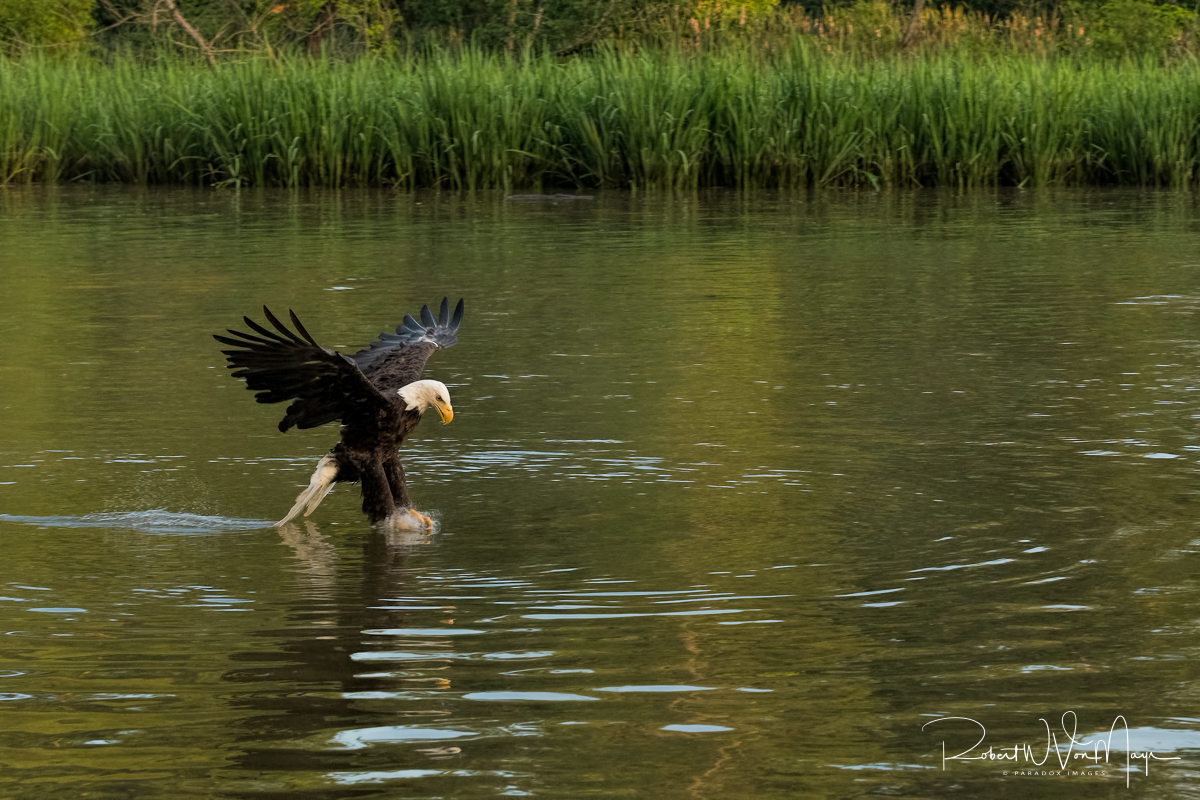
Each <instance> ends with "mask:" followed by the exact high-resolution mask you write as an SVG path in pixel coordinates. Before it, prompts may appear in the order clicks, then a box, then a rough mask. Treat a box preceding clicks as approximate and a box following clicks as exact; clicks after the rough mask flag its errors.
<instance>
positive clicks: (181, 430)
mask: <svg viewBox="0 0 1200 800" xmlns="http://www.w3.org/2000/svg"><path fill="white" fill-rule="evenodd" d="M1197 203H1198V201H1197V198H1196V196H1194V195H1188V194H1168V193H1149V192H1147V193H1139V192H1088V193H1061V194H1056V193H1049V194H1038V193H985V194H970V195H966V196H962V195H954V194H939V193H933V192H929V193H911V194H882V195H876V194H845V195H837V194H830V195H808V194H797V195H785V194H755V195H734V194H703V195H700V196H698V197H688V198H677V199H671V198H663V197H659V198H646V197H641V196H630V195H626V194H617V195H611V196H609V195H599V196H597V197H595V198H594V199H591V200H571V201H565V200H564V201H558V202H553V201H538V200H512V199H506V198H504V197H503V196H502V195H485V196H479V197H473V198H466V197H461V196H445V195H437V194H428V195H417V196H412V195H403V194H400V195H397V194H390V193H386V192H364V193H352V192H342V193H313V194H286V193H280V194H247V193H242V194H238V193H233V192H224V193H223V192H213V191H187V190H163V191H142V190H129V189H119V188H86V187H83V188H63V189H29V190H26V189H7V190H0V297H2V298H3V310H2V311H0V346H2V348H3V353H4V357H3V359H2V360H0V386H2V389H3V391H2V394H0V541H2V543H3V560H2V562H0V564H2V566H0V633H3V634H4V635H3V636H0V795H2V796H5V797H20V798H61V797H77V796H84V795H85V794H86V796H88V797H90V798H110V797H111V798H127V797H138V798H158V797H162V798H168V797H185V796H186V797H255V798H273V797H277V798H285V797H286V798H292V797H311V798H340V797H404V798H410V797H412V798H424V797H430V798H432V797H454V798H475V797H493V796H497V795H512V796H527V795H532V796H540V797H545V798H569V797H583V796H589V797H618V796H619V797H634V798H642V797H648V798H785V797H799V796H822V795H823V796H830V797H855V796H868V795H887V796H892V795H899V796H914V797H934V796H942V795H947V794H954V793H959V794H961V795H963V796H1010V795H1011V796H1017V795H1020V796H1029V797H1039V796H1042V797H1058V796H1062V797H1074V796H1080V797H1081V796H1085V795H1086V796H1089V797H1096V796H1113V797H1136V796H1153V797H1197V796H1200V683H1198V682H1197V678H1200V675H1198V672H1200V668H1198V667H1197V663H1198V658H1200V594H1198V593H1197V590H1198V588H1200V578H1198V575H1197V566H1198V564H1200V561H1198V554H1200V527H1198V524H1197V523H1198V521H1200V470H1198V462H1200V437H1198V435H1197V434H1198V432H1200V208H1198V205H1197ZM443 295H449V296H450V297H451V299H452V300H454V299H456V298H458V297H460V296H461V297H465V298H466V319H465V322H464V323H463V326H462V330H461V331H460V334H459V344H458V346H457V347H455V348H453V349H451V350H446V351H442V352H439V353H437V354H435V356H434V357H433V359H431V361H430V365H429V366H430V369H429V371H428V372H427V375H428V376H430V377H435V378H438V379H440V380H442V381H444V382H445V383H446V384H447V385H448V386H449V387H450V390H451V393H452V395H453V401H454V406H455V410H456V416H455V419H454V422H453V423H452V424H451V425H449V426H445V427H443V426H441V425H439V424H437V420H436V419H429V420H426V421H425V422H423V423H422V425H421V426H420V427H419V428H418V430H417V434H416V437H415V439H414V441H413V442H412V443H411V447H410V448H409V449H407V450H406V455H405V457H404V458H405V464H406V466H407V467H408V470H409V481H410V488H411V492H412V494H413V497H414V499H415V501H416V503H417V506H418V507H419V508H421V509H422V510H424V511H426V512H428V513H430V514H432V515H434V516H435V517H436V518H437V519H438V520H439V527H438V530H437V532H436V533H435V534H433V535H431V536H423V535H417V534H408V535H400V534H391V535H387V534H384V533H380V532H374V531H372V530H371V528H370V527H369V526H368V525H367V524H366V522H365V519H364V518H363V516H362V515H361V513H360V512H359V509H358V498H357V489H356V488H355V487H347V486H341V487H339V488H338V489H337V490H336V491H335V492H334V493H333V494H332V495H331V496H330V497H329V498H328V499H327V500H326V501H325V503H324V504H323V505H322V506H321V507H320V508H319V509H318V511H317V512H316V513H315V514H314V515H313V516H312V517H311V518H310V521H309V522H307V523H305V524H302V525H300V526H296V527H291V528H288V529H284V530H282V531H280V530H276V529H274V528H272V527H270V525H269V522H270V521H271V520H273V519H278V518H279V517H281V516H282V515H283V513H284V512H285V511H286V510H287V509H288V508H289V507H290V505H291V503H292V500H293V498H294V496H295V494H296V492H297V491H298V487H299V486H300V485H302V484H304V483H306V482H307V477H308V475H309V473H310V472H311V471H312V469H313V466H314V464H315V461H316V459H317V458H318V457H319V456H320V455H321V454H323V453H324V452H325V451H326V450H327V449H328V447H329V446H330V445H331V444H332V443H333V442H334V441H335V440H336V436H337V431H336V428H335V427H334V426H327V427H325V428H320V429H316V430H309V431H291V432H289V433H288V434H286V435H284V434H280V433H278V432H277V431H276V429H275V424H276V422H277V421H278V419H279V418H280V417H281V415H282V412H283V408H282V407H281V406H261V405H256V404H255V403H254V402H253V397H252V396H251V395H250V393H248V392H246V391H245V389H244V388H243V387H242V385H241V384H240V383H238V382H237V381H234V380H232V379H231V378H230V377H229V375H228V372H227V370H226V369H225V368H224V366H223V359H222V356H221V354H220V353H219V346H218V345H217V344H216V343H215V342H214V341H213V340H212V338H211V334H212V333H215V332H218V331H220V330H222V329H223V328H226V327H231V326H237V325H239V324H240V319H241V315H243V314H251V315H255V316H258V317H261V312H260V309H261V306H262V304H263V303H267V304H269V305H270V306H272V308H274V309H276V310H278V311H280V312H283V311H285V310H286V309H288V308H292V309H295V310H296V312H297V313H298V314H299V315H300V317H301V319H303V320H304V321H305V323H306V325H307V327H308V329H309V330H310V331H311V332H312V333H313V335H314V336H315V337H317V339H318V341H320V342H322V343H323V344H325V345H327V346H333V347H338V348H342V349H344V350H347V351H353V350H355V349H357V348H359V347H361V346H363V345H365V344H366V343H367V342H368V341H370V340H371V339H372V338H374V337H375V336H376V335H377V334H378V333H379V332H381V331H383V330H385V329H388V328H390V327H393V326H395V325H396V324H397V323H399V321H400V318H401V317H402V316H403V315H404V314H405V313H415V312H416V311H417V310H418V309H419V308H420V305H421V304H422V303H431V304H432V303H435V302H437V301H440V299H441V298H442V296H443ZM1064 715H1065V716H1064ZM947 717H956V718H959V719H952V720H947V719H944V718H947ZM939 720H940V721H939ZM1043 720H1044V722H1043ZM1064 724H1065V725H1066V728H1067V733H1066V734H1065V733H1064V731H1063V726H1064ZM1114 725H1115V726H1116V731H1117V732H1116V734H1115V735H1114V736H1113V737H1112V741H1111V748H1112V749H1111V751H1110V752H1109V753H1108V758H1107V760H1106V759H1105V751H1104V749H1103V747H1101V749H1100V750H1099V751H1097V750H1096V745H1095V743H1096V742H1097V741H1102V742H1104V743H1105V744H1108V743H1109V731H1110V729H1112V728H1113V726H1114ZM923 726H924V727H923ZM1126 730H1128V739H1127V738H1126ZM1072 731H1074V737H1075V744H1073V745H1072V743H1071V740H1070V736H1069V734H1070V733H1071V732H1072ZM1098 734H1103V735H1102V736H1099V735H1098ZM981 738H982V739H983V741H982V742H981V743H979V744H976V741H977V740H979V739H981ZM1048 740H1049V741H1050V742H1051V747H1052V746H1053V743H1054V742H1057V744H1058V746H1059V752H1058V753H1055V752H1054V751H1053V750H1051V752H1049V753H1047V746H1048V745H1047V741H1048ZM943 743H944V749H943ZM1026 746H1027V747H1026ZM1069 748H1071V749H1069ZM1147 751H1153V753H1154V756H1153V758H1147V757H1146V752H1147ZM1097 752H1098V754H1097ZM1081 753H1082V754H1083V755H1085V756H1086V757H1080V754H1081ZM959 754H962V755H963V756H964V757H963V758H960V759H953V758H946V759H943V756H944V755H945V756H947V757H950V756H955V755H959ZM989 754H990V756H991V757H990V758H989V757H988V756H989ZM1139 754H1140V755H1139ZM968 756H969V757H971V758H973V759H974V760H968V758H967V757H968ZM1000 756H1005V757H1006V758H1005V759H1004V760H1001V759H1000V758H999V757H1000ZM1060 759H1061V761H1060ZM1063 762H1065V763H1066V768H1065V769H1064V768H1063V767H1062V766H1060V764H1061V763H1063ZM1034 772H1036V773H1037V774H1030V773H1034ZM1051 773H1061V774H1051Z"/></svg>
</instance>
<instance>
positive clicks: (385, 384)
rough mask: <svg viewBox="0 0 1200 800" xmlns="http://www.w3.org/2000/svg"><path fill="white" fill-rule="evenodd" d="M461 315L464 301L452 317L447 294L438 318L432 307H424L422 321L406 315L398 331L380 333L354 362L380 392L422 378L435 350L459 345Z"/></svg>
mask: <svg viewBox="0 0 1200 800" xmlns="http://www.w3.org/2000/svg"><path fill="white" fill-rule="evenodd" d="M462 317H463V301H462V300H459V301H458V305H457V306H455V308H454V317H453V318H451V317H450V298H448V297H444V298H442V304H441V308H440V309H439V311H438V317H437V319H435V318H434V316H433V312H432V311H430V310H429V306H422V307H421V322H417V321H416V320H415V319H413V318H412V316H410V315H408V314H405V315H404V319H403V320H402V321H401V323H400V325H399V326H398V327H397V328H396V332H395V333H382V334H380V335H379V338H378V339H376V340H375V341H373V342H371V344H370V345H369V346H367V347H365V348H363V349H362V350H359V351H358V352H357V353H355V354H354V361H355V362H356V363H357V364H358V366H359V368H360V369H362V371H363V373H365V374H366V376H367V378H368V379H369V380H370V381H371V383H373V384H374V385H375V386H376V387H378V388H379V389H380V390H381V391H389V390H395V389H399V388H400V387H401V386H405V385H407V384H409V383H412V382H413V381H415V380H418V379H420V377H421V372H422V371H424V369H425V362H426V361H427V360H428V359H429V356H430V355H431V354H432V353H433V351H434V350H437V349H439V348H443V347H453V346H454V345H455V344H457V342H458V336H457V333H458V327H459V326H460V325H461V324H462ZM422 323H424V324H422Z"/></svg>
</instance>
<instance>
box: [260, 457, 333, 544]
mask: <svg viewBox="0 0 1200 800" xmlns="http://www.w3.org/2000/svg"><path fill="white" fill-rule="evenodd" d="M337 475H338V465H337V461H335V460H334V458H333V456H332V455H326V456H323V457H322V458H321V460H320V461H318V462H317V468H316V470H315V471H314V472H313V474H312V478H311V479H310V480H309V482H308V488H307V489H305V490H304V491H303V492H301V493H300V494H299V495H297V496H296V505H294V506H292V510H291V511H289V512H288V513H287V516H286V517H284V518H283V519H281V520H279V522H276V523H275V527H276V528H279V527H282V526H283V525H286V524H287V523H288V522H291V520H292V519H293V518H294V517H295V516H296V515H297V514H299V513H300V512H301V511H303V512H304V516H306V517H307V516H308V515H309V514H311V513H312V512H313V511H315V510H316V508H317V506H319V505H321V501H322V500H324V499H325V495H327V494H329V493H330V492H331V491H333V484H334V483H336V482H337Z"/></svg>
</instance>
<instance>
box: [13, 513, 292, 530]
mask: <svg viewBox="0 0 1200 800" xmlns="http://www.w3.org/2000/svg"><path fill="white" fill-rule="evenodd" d="M0 522H16V523H20V524H23V525H35V526H37V527H39V528H126V529H131V530H135V531H142V532H143V533H159V534H161V533H169V534H192V535H206V534H213V533H224V532H226V531H252V530H258V529H259V528H269V527H271V523H270V521H268V520H260V519H236V518H233V517H210V516H204V515H201V514H183V513H177V512H174V511H167V510H166V509H162V508H152V509H149V510H148V511H122V512H103V513H97V514H82V515H80V516H49V517H32V516H24V515H20V514H0Z"/></svg>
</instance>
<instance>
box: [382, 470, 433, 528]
mask: <svg viewBox="0 0 1200 800" xmlns="http://www.w3.org/2000/svg"><path fill="white" fill-rule="evenodd" d="M383 471H384V472H385V473H387V479H388V484H389V485H390V486H391V487H392V499H393V500H395V501H396V508H397V509H399V511H400V513H402V514H404V513H407V514H408V515H409V516H411V517H412V518H413V519H415V520H416V521H417V523H418V524H419V525H421V526H422V527H425V528H432V527H433V520H432V519H430V518H429V517H427V516H425V515H424V514H422V513H420V512H419V511H417V510H416V509H414V508H413V507H412V501H411V500H409V499H408V488H407V487H406V486H405V485H404V467H403V465H401V463H400V456H398V455H396V456H392V457H391V458H389V459H387V460H386V461H384V462H383Z"/></svg>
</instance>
